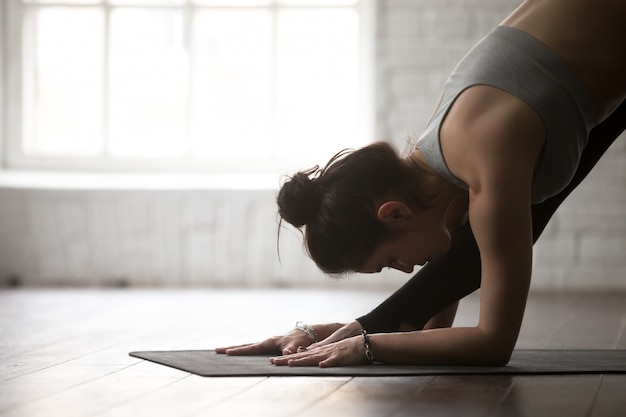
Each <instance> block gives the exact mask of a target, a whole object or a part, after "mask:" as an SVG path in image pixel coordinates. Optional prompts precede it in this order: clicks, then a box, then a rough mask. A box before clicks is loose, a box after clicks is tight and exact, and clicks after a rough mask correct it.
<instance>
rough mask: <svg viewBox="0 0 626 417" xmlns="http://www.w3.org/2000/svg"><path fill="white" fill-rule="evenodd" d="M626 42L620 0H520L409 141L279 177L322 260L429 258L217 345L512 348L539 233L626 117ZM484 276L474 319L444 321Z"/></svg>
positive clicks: (482, 353)
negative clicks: (357, 314)
mask: <svg viewBox="0 0 626 417" xmlns="http://www.w3.org/2000/svg"><path fill="white" fill-rule="evenodd" d="M625 44H626V3H624V2H623V1H622V0H606V1H602V2H596V1H595V0H577V1H574V0H527V1H525V2H524V3H523V4H522V5H521V6H520V7H519V8H518V9H517V10H515V11H514V12H513V13H512V14H511V15H510V16H509V17H508V18H506V19H505V20H504V21H503V22H502V24H501V25H500V26H498V27H497V28H495V29H494V30H493V31H492V32H491V33H490V34H488V35H487V36H486V37H485V38H483V39H482V40H481V41H480V42H479V43H478V44H477V45H476V46H475V47H474V48H473V49H472V50H471V51H470V52H469V53H468V54H467V55H466V56H465V57H464V58H463V60H462V61H461V62H460V63H459V65H458V66H457V68H456V69H455V70H454V72H453V73H452V75H451V76H450V78H449V79H448V81H447V82H446V85H445V86H444V91H443V94H442V97H441V98H440V102H439V104H438V107H437V109H436V111H435V113H434V115H433V117H432V119H431V121H430V122H429V123H428V125H427V127H426V129H425V131H424V133H423V135H422V136H421V137H420V138H419V140H418V141H417V143H416V146H415V149H413V150H412V151H411V152H410V153H409V154H408V155H406V156H405V157H404V158H399V157H397V156H396V154H395V153H394V151H393V150H392V149H390V148H389V147H388V146H387V145H384V144H374V145H371V146H368V147H366V148H363V149H360V150H358V151H355V152H352V153H349V154H340V155H339V156H337V157H336V158H334V159H333V160H331V162H330V163H329V165H327V167H326V168H324V169H323V170H317V171H307V172H301V173H298V174H296V175H294V176H293V177H292V178H291V180H290V181H288V182H287V183H285V184H284V186H283V188H282V189H281V191H280V193H279V196H278V203H279V211H280V214H281V216H282V218H283V219H284V220H286V221H288V222H289V223H291V224H293V225H294V226H296V227H302V226H304V230H305V234H304V237H305V242H306V245H307V249H308V251H309V254H310V256H311V257H312V258H313V259H314V260H315V262H316V263H317V264H318V266H319V267H320V268H321V269H322V270H324V271H325V272H329V273H341V272H349V271H359V272H371V273H374V272H379V271H380V270H381V268H383V267H390V268H395V269H399V270H402V271H405V272H412V271H413V268H414V266H415V265H424V264H426V266H425V267H424V268H422V269H421V270H420V271H419V273H418V274H417V275H416V276H415V277H414V278H413V279H412V280H411V281H409V282H408V283H407V284H406V285H405V286H404V287H403V288H401V289H400V290H399V291H398V292H397V293H396V294H394V295H392V296H391V297H390V298H389V299H388V300H387V301H385V302H384V303H383V304H381V306H379V307H378V308H377V309H375V310H374V311H372V312H371V313H370V314H368V315H366V316H363V317H361V318H359V319H357V320H356V321H354V322H352V323H348V324H345V325H342V324H326V325H316V326H312V327H311V326H307V325H302V324H298V326H297V328H296V329H294V330H293V331H292V332H290V333H289V334H287V335H285V336H280V337H275V338H270V339H268V340H266V341H264V342H261V343H255V344H249V345H244V346H238V347H230V348H220V349H217V351H218V352H219V353H227V354H231V355H237V354H261V353H266V354H282V356H277V357H274V358H272V362H273V363H274V364H276V365H290V366H297V365H306V366H311V365H317V366H322V367H326V366H340V365H352V364H361V363H366V362H371V361H372V360H376V361H379V362H384V363H404V364H462V365H504V364H506V363H507V362H508V360H509V358H510V356H511V353H512V351H513V348H514V346H515V343H516V340H517V336H518V333H519V329H520V326H521V322H522V318H523V314H524V308H525V303H526V298H527V294H528V288H529V284H530V278H531V266H532V245H533V243H534V242H535V241H536V239H537V238H538V237H539V235H540V234H541V231H542V230H543V228H544V227H545V225H546V223H547V221H548V220H549V218H550V217H551V216H552V214H553V213H554V211H555V210H556V208H557V207H558V206H559V204H560V203H561V202H562V201H563V199H564V198H565V197H566V196H567V195H568V194H569V193H570V192H571V191H572V190H573V189H574V188H575V187H576V186H577V185H578V184H579V183H580V181H581V180H582V179H583V178H584V177H585V176H586V175H587V173H588V172H589V170H590V169H591V168H592V167H593V165H595V163H596V162H597V160H598V159H599V158H600V156H601V155H602V154H603V153H604V151H605V150H606V149H607V148H608V147H609V146H610V144H611V143H612V142H613V140H615V138H616V137H617V136H619V134H620V133H621V132H622V131H623V130H624V128H625V127H626V102H624V100H625V99H626V78H624V77H623V74H626V48H624V47H623V45H625ZM470 225H471V227H470ZM478 287H480V288H481V302H480V317H479V322H478V324H477V325H476V326H475V327H464V328H463V327H459V328H452V327H450V326H451V323H452V320H453V318H454V313H455V311H456V302H457V301H458V300H459V299H460V298H462V297H463V296H465V295H466V294H468V293H470V292H472V291H473V290H475V289H477V288H478ZM298 347H300V348H299V349H298ZM296 350H297V351H296Z"/></svg>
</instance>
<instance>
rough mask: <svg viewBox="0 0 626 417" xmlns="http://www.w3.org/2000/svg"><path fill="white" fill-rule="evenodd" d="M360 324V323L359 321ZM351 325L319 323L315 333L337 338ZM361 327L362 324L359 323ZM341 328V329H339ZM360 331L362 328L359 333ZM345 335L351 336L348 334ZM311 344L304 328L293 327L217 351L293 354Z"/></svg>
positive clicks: (217, 349) (235, 353) (319, 335)
mask: <svg viewBox="0 0 626 417" xmlns="http://www.w3.org/2000/svg"><path fill="white" fill-rule="evenodd" d="M357 324H358V323H357ZM347 326H349V325H345V326H344V325H343V324H340V323H330V324H317V325H314V326H313V328H314V329H315V333H317V335H318V337H320V338H328V337H333V338H334V339H335V340H333V341H336V340H340V339H336V337H337V333H338V332H339V331H340V330H341V329H343V328H345V327H347ZM359 328H360V325H359ZM338 329H339V330H338ZM358 333H360V330H359V331H358V332H357V334H358ZM345 337H349V336H348V335H346V336H345ZM325 341H326V340H322V341H321V342H317V343H318V344H319V343H323V342H325ZM329 343H330V342H329ZM310 345H311V338H310V337H309V336H308V335H307V334H306V333H305V332H303V331H302V330H298V329H293V330H292V331H290V332H289V333H287V334H285V335H283V336H274V337H270V338H269V339H265V340H264V341H262V342H258V343H246V344H244V345H237V346H228V347H220V348H216V349H215V352H217V353H222V354H226V355H232V356H243V355H291V354H292V353H296V352H298V348H299V347H303V348H306V347H309V346H310Z"/></svg>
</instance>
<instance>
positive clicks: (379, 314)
mask: <svg viewBox="0 0 626 417" xmlns="http://www.w3.org/2000/svg"><path fill="white" fill-rule="evenodd" d="M625 129H626V101H624V102H622V104H621V105H620V106H619V107H618V108H617V109H616V110H615V111H614V112H613V113H612V114H611V116H609V117H608V118H607V119H606V120H604V121H603V122H602V123H601V124H599V125H598V126H596V127H594V128H593V129H592V130H591V132H590V134H589V141H588V143H587V146H586V147H585V149H584V150H583V152H582V155H581V159H580V163H579V165H578V169H577V170H576V173H575V175H574V177H573V178H572V181H571V182H570V183H569V184H568V186H567V187H566V188H565V189H564V190H563V191H561V192H560V193H559V194H557V195H555V196H553V197H551V198H549V199H548V200H546V201H544V202H542V203H539V204H535V205H533V206H532V226H533V243H534V242H536V241H537V239H538V238H539V236H540V235H541V232H543V230H544V228H545V227H546V225H547V224H548V221H549V220H550V218H551V217H552V215H553V214H554V212H555V211H556V209H557V208H558V207H559V206H560V205H561V203H562V202H563V200H565V198H566V197H567V196H568V195H569V194H570V193H571V192H572V191H573V190H574V189H575V188H576V187H577V186H578V184H580V182H581V181H582V180H583V179H584V178H585V177H586V176H587V174H588V173H589V172H590V171H591V169H592V168H593V167H594V166H595V165H596V163H597V162H598V160H599V159H600V157H601V156H602V155H603V154H604V152H606V150H607V149H608V148H609V146H611V144H612V143H613V142H614V141H615V139H616V138H617V137H618V136H619V135H620V134H621V133H622V132H623V131H624V130H625ZM480 269H481V268H480V255H479V252H478V246H477V245H476V241H475V240H474V235H473V233H472V229H471V227H470V225H469V222H468V223H467V224H465V225H464V226H463V227H462V228H460V229H459V230H458V231H457V232H456V233H454V236H453V237H452V245H451V247H450V250H449V251H448V252H447V253H446V254H445V255H443V256H440V257H439V258H437V259H436V260H435V261H433V262H429V263H428V264H426V265H425V266H424V267H423V268H421V269H420V270H419V271H418V272H417V274H415V275H414V276H413V278H411V279H410V280H409V281H408V282H407V283H406V284H404V285H403V286H402V287H401V288H400V289H398V290H397V291H396V292H395V293H394V294H392V295H391V296H390V297H389V298H387V299H386V300H385V301H384V302H383V303H382V304H380V305H379V306H378V307H376V308H375V309H374V310H373V311H372V312H370V313H369V314H367V315H365V316H363V317H360V318H358V319H357V320H358V322H359V323H360V324H361V326H363V328H364V329H365V330H367V331H368V332H369V333H383V332H395V331H397V330H398V328H399V326H400V323H403V322H404V323H408V324H410V325H412V326H414V327H415V328H417V329H422V328H423V327H424V325H425V324H426V323H427V322H428V321H429V320H430V319H431V318H432V317H433V316H435V315H436V314H437V313H438V312H440V311H441V310H443V309H444V308H446V307H448V306H449V305H451V304H452V303H454V302H456V301H458V300H460V299H461V298H463V297H465V296H466V295H468V294H470V293H472V292H474V291H475V290H477V289H478V288H480V276H481V271H480Z"/></svg>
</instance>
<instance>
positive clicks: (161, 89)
mask: <svg viewBox="0 0 626 417" xmlns="http://www.w3.org/2000/svg"><path fill="white" fill-rule="evenodd" d="M182 37H183V19H182V12H180V11H174V10H145V9H144V10H141V9H115V10H114V11H113V12H112V13H111V42H110V48H111V49H110V85H109V87H110V132H109V133H110V152H111V153H112V154H113V155H115V156H143V157H151V156H173V157H174V156H180V155H182V154H183V153H184V152H185V150H186V147H187V145H186V139H185V126H184V125H185V110H186V94H187V92H186V88H187V71H188V70H187V59H186V55H185V48H184V43H183V38H182Z"/></svg>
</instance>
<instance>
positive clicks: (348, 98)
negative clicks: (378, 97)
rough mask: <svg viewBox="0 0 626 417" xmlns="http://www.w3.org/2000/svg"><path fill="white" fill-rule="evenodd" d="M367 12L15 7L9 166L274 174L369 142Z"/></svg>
mask: <svg viewBox="0 0 626 417" xmlns="http://www.w3.org/2000/svg"><path fill="white" fill-rule="evenodd" d="M368 1H371V0H361V1H359V0H276V1H272V0H61V1H58V0H9V1H8V7H7V10H5V12H6V13H5V14H6V16H5V22H6V25H4V24H3V26H5V28H6V33H5V35H6V39H7V40H8V41H7V42H5V49H7V50H6V51H4V52H5V53H4V57H5V62H6V64H5V67H4V68H5V71H6V73H7V77H6V78H5V79H6V80H7V83H6V84H7V85H6V88H5V91H4V95H5V102H4V105H5V109H6V112H5V115H6V120H5V122H6V123H5V124H6V126H5V129H4V131H3V136H4V138H3V140H4V141H5V143H6V145H7V146H6V147H5V149H6V155H5V160H6V161H7V164H8V166H9V167H15V168H29V167H31V168H32V167H35V168H66V169H67V168H69V169H109V168H111V169H113V168H121V169H141V170H152V169H172V170H218V171H224V170H238V171H241V170H252V171H259V170H260V171H267V170H270V171H280V170H284V169H292V168H302V166H301V164H303V163H304V164H309V163H311V162H317V161H323V160H326V159H327V158H328V157H330V156H332V154H334V153H335V152H336V151H338V150H339V149H340V148H344V147H357V146H362V145H363V144H365V143H367V142H369V141H371V139H372V136H371V135H372V125H373V120H372V111H371V108H372V100H371V92H372V89H373V87H372V85H371V77H370V71H371V62H370V60H371V49H372V47H373V45H372V40H371V39H370V34H371V32H372V28H371V26H370V25H369V20H370V19H371V11H370V10H369V9H370V7H371V6H370V5H368V4H366V3H367V2H368Z"/></svg>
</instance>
